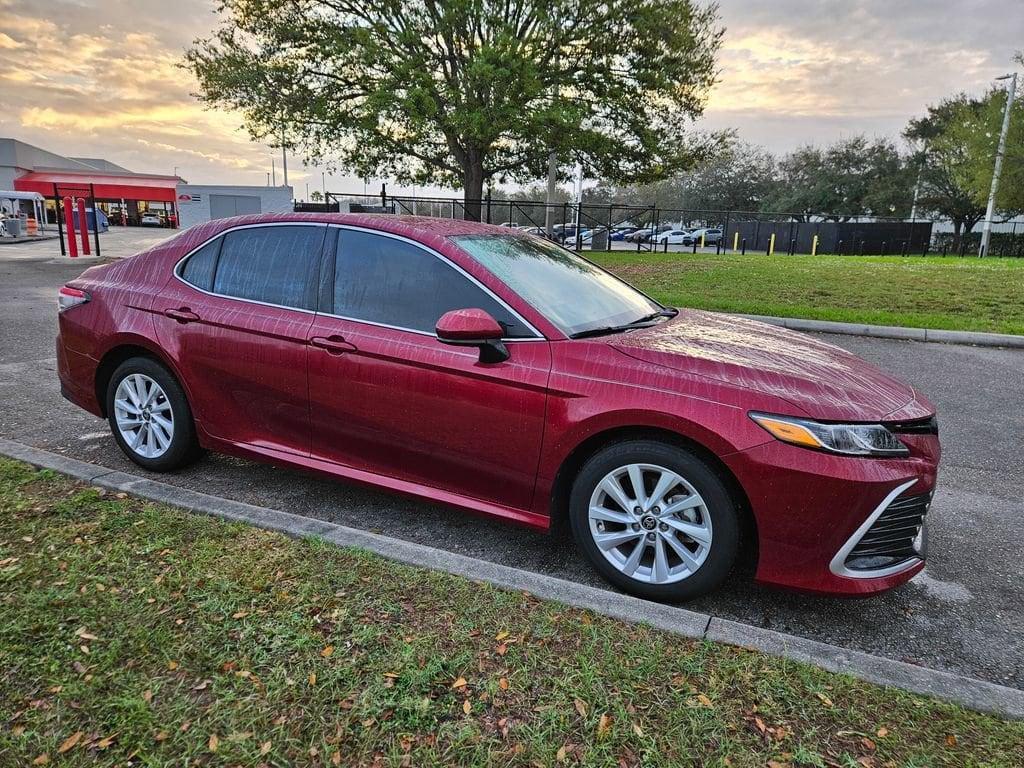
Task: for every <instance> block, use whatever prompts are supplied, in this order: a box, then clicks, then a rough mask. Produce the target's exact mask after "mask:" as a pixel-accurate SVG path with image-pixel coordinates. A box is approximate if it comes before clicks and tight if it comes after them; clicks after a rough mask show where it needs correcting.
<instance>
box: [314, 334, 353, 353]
mask: <svg viewBox="0 0 1024 768" xmlns="http://www.w3.org/2000/svg"><path fill="white" fill-rule="evenodd" d="M309 343H310V344H312V345H313V346H314V347H319V348H320V349H324V350H327V352H328V353H329V354H332V355H343V354H345V353H346V352H355V351H356V345H355V344H352V343H351V342H348V341H345V337H344V336H338V335H337V334H335V335H332V336H314V337H312V338H311V339H310V340H309Z"/></svg>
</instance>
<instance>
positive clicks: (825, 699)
mask: <svg viewBox="0 0 1024 768" xmlns="http://www.w3.org/2000/svg"><path fill="white" fill-rule="evenodd" d="M815 695H816V696H817V697H818V698H819V699H820V700H821V703H822V704H824V705H825V706H826V707H834V706H835V705H834V704H833V703H832V699H830V698H829V697H828V696H826V695H825V694H824V693H818V694H815Z"/></svg>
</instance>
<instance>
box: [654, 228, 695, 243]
mask: <svg viewBox="0 0 1024 768" xmlns="http://www.w3.org/2000/svg"><path fill="white" fill-rule="evenodd" d="M689 234H690V230H688V229H670V230H669V231H668V232H662V233H661V234H659V235H658V240H657V242H658V245H665V244H666V243H667V244H668V245H679V244H681V243H682V242H683V239H684V238H685V237H686V236H687V235H689Z"/></svg>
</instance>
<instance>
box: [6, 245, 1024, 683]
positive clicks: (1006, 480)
mask: <svg viewBox="0 0 1024 768" xmlns="http://www.w3.org/2000/svg"><path fill="white" fill-rule="evenodd" d="M163 234H164V233H156V232H152V233H146V234H145V236H146V237H150V238H159V237H162V236H163ZM138 236H139V235H135V234H132V233H130V232H127V233H126V232H123V231H122V232H118V231H114V232H111V233H110V234H109V235H108V236H106V239H105V240H104V246H105V255H108V254H109V255H123V254H124V253H128V252H131V250H132V248H133V247H134V243H135V242H136V240H135V239H133V238H137V237H138ZM57 253H58V251H57V244H56V242H55V241H50V242H49V243H37V244H32V245H31V246H30V247H29V248H22V247H21V246H5V247H3V248H0V402H2V405H3V407H2V408H0V435H2V436H3V437H6V438H9V439H13V440H18V441H20V442H22V443H25V444H28V445H32V446H36V447H39V448H45V449H47V450H51V451H55V452H58V453H62V454H65V455H68V456H73V457H75V458H78V459H82V460H85V461H91V462H94V463H96V464H100V465H103V466H106V467H110V468H111V469H119V470H124V471H129V472H135V473H138V474H145V473H144V472H142V470H140V469H139V468H138V467H136V466H135V465H134V464H131V463H130V462H129V461H128V460H127V459H126V458H124V456H123V455H122V454H121V452H120V451H119V450H118V449H117V447H116V446H115V444H114V441H113V439H112V438H111V437H110V434H109V432H108V430H107V425H106V422H104V421H101V420H99V419H96V418H94V417H93V416H90V415H89V414H86V413H84V412H83V411H80V410H78V409H77V408H75V407H74V406H72V405H71V404H69V403H68V402H66V401H65V400H63V399H62V398H61V396H60V394H59V389H58V382H57V378H56V361H55V359H54V349H53V340H54V336H55V334H56V291H57V288H58V287H59V286H60V285H61V284H62V283H64V282H65V281H66V280H68V279H70V278H72V277H74V276H76V275H77V274H78V273H79V272H81V271H82V270H83V269H84V268H85V267H86V266H88V265H89V263H90V262H87V261H84V260H81V259H80V260H79V261H78V262H73V261H71V260H70V259H61V258H60V257H59V256H58V255H57ZM681 258H685V254H684V255H681ZM829 341H831V342H832V343H835V344H838V345H840V346H843V347H845V348H847V349H849V350H851V351H852V352H854V353H856V354H858V355H861V356H862V357H864V358H865V359H867V360H869V361H871V362H873V363H875V364H877V365H879V366H881V367H882V368H884V369H886V370H889V371H891V372H893V373H895V374H897V375H899V376H901V377H903V378H904V379H906V380H908V381H910V382H911V383H912V384H913V385H914V386H915V387H917V388H919V389H920V390H921V391H922V392H924V393H925V394H926V395H928V396H929V397H930V398H931V399H932V400H933V401H934V402H935V403H936V404H937V405H938V408H939V418H940V433H941V437H942V442H943V449H944V453H945V455H944V459H943V467H942V475H941V478H940V486H939V490H938V492H937V494H936V497H935V501H934V504H933V506H932V510H931V512H930V531H929V536H930V541H929V553H930V557H929V562H928V567H927V568H926V569H925V571H924V572H923V573H922V574H921V575H920V576H919V577H917V578H916V579H914V580H913V581H912V582H910V583H909V584H907V585H905V586H903V587H901V588H899V589H897V590H895V591H892V592H890V593H888V594H885V595H882V596H878V597H874V598H869V599H864V600H839V599H831V598H821V597H808V596H805V595H797V594H791V593H787V592H782V591H778V590H773V589H768V588H764V587H760V586H757V585H755V584H753V583H751V582H750V580H749V576H747V575H743V574H736V575H734V576H733V578H732V579H731V580H730V581H729V582H728V584H727V585H726V587H725V588H724V589H723V590H721V591H720V592H718V593H717V594H715V595H712V596H710V597H707V598H704V599H702V600H700V601H698V602H696V603H692V604H690V605H689V606H688V607H692V608H693V609H694V610H699V611H703V612H706V613H710V614H713V615H716V616H720V617H724V618H730V619H735V620H740V621H745V622H748V623H751V624H755V625H758V626H763V627H769V628H772V629H776V630H779V631H783V632H789V633H792V634H796V635H800V636H804V637H808V638H812V639H816V640H820V641H824V642H829V643H834V644H836V645H840V646H844V647H849V648H853V649H857V650H862V651H867V652H870V653H876V654H880V655H883V656H887V657H890V658H893V659H898V660H901V661H908V662H912V663H918V664H923V665H926V666H930V667H935V668H939V669H944V670H947V671H952V672H957V673H961V674H964V675H969V676H972V677H978V678H982V679H985V680H989V681H991V682H995V683H1000V684H1003V685H1011V686H1014V687H1017V688H1024V643H1021V640H1020V638H1021V637H1022V636H1024V565H1022V556H1021V552H1022V550H1024V526H1022V521H1024V437H1022V435H1024V351H1010V350H1003V349H992V348H976V347H966V346H954V345H942V344H922V343H916V342H903V341H889V340H882V339H867V338H856V337H848V336H833V337H829ZM154 477H156V476H154ZM159 479H161V480H163V481H165V482H171V483H175V484H180V485H182V486H186V487H189V488H193V489H195V490H200V491H203V492H206V493H213V494H218V495H221V496H225V497H228V498H232V499H237V500H240V501H245V502H250V503H254V504H260V505H263V506H267V507H273V508H276V509H281V510H286V511H288V512H293V513H297V514H303V515H308V516H311V517H316V518H322V519H326V520H331V521H335V522H339V523H343V524H345V525H350V526H354V527H361V528H364V529H367V530H372V531H376V532H381V533H385V534H388V535H391V536H396V537H399V538H404V539H408V540H412V541H416V542H419V543H423V544H428V545H431V546H434V547H441V548H445V549H449V550H452V551H455V552H459V553H461V554H466V555H471V556H476V557H480V558H483V559H487V560H491V561H494V562H499V563H502V564H506V565H511V566H515V567H519V568H526V569H531V570H535V571H539V572H543V573H548V574H551V575H555V576H558V577H561V578H566V579H571V580H575V581H580V582H584V583H588V584H592V585H594V586H604V584H603V582H601V581H600V580H599V579H598V578H597V577H596V575H595V574H594V573H593V572H592V571H591V570H590V569H589V567H588V566H587V565H586V564H585V563H584V562H583V560H582V558H581V557H579V556H577V555H576V553H575V552H574V550H573V547H572V544H571V543H570V542H566V541H558V540H553V539H551V538H550V537H547V536H544V535H541V534H537V533H533V532H529V531H524V530H521V529H519V528H515V527H511V526H509V525H505V524H502V523H498V522H494V521H489V520H483V519H478V518H475V517H471V516H468V515H465V514H463V513H460V512H458V511H455V510H450V509H447V508H443V507H439V506H435V505H430V504H425V503H421V502H415V501H410V500H407V499H403V498H399V497H396V496H391V495H387V494H383V493H378V492H373V491H367V490H362V489H359V488H357V487H354V486H349V485H345V484H342V483H332V482H328V481H324V480H319V479H315V478H310V477H308V476H306V475H303V474H301V473H298V472H292V471H288V470H282V469H277V468H271V467H267V466H262V465H255V464H251V463H249V462H246V461H241V460H237V459H232V458H227V457H223V456H209V457H207V458H206V459H204V460H203V461H201V462H200V463H199V464H197V465H195V466H193V467H191V468H189V469H188V470H186V471H184V472H181V473H179V474H175V475H170V476H168V475H161V476H159ZM608 599H609V600H615V599H616V597H615V593H614V592H613V591H611V590H609V592H608Z"/></svg>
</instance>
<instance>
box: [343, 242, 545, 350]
mask: <svg viewBox="0 0 1024 768" xmlns="http://www.w3.org/2000/svg"><path fill="white" fill-rule="evenodd" d="M337 252H338V256H337V261H336V263H335V268H334V314H336V315H341V316H342V317H349V318H352V319H354V320H367V321H369V322H374V323H382V324H384V325H393V326H396V327H398V328H408V329H411V330H416V331H425V332H427V333H433V332H434V326H435V325H436V324H437V321H438V319H439V318H440V317H441V315H443V314H444V313H445V312H449V311H451V310H453V309H470V308H473V309H482V310H484V311H486V312H488V313H490V315H491V316H492V317H493V318H494V319H495V320H497V321H498V322H499V323H501V325H502V326H503V327H504V328H505V329H506V333H505V335H506V337H510V338H515V337H531V336H533V334H532V333H531V332H530V331H529V330H528V329H527V328H526V327H525V326H524V325H523V323H522V322H521V321H520V320H519V319H517V318H516V317H515V315H513V313H512V312H511V311H510V310H508V309H506V308H505V307H504V306H502V305H501V304H500V303H498V302H497V301H495V300H494V299H493V298H491V296H490V295H489V294H487V293H486V292H484V291H483V290H482V289H481V288H480V287H479V286H478V285H476V284H475V283H473V282H472V281H470V280H469V279H468V278H466V276H465V275H463V274H462V273H461V272H459V271H457V270H456V269H454V268H453V267H452V266H451V265H449V264H447V263H446V262H444V261H442V260H441V259H439V258H437V257H436V256H434V255H433V254H431V253H429V252H427V251H425V250H423V249H422V248H418V247H416V246H415V245H412V244H410V243H406V242H403V241H402V240H396V239H394V238H391V237H384V236H383V235H375V234H372V233H368V232H358V231H354V230H342V231H341V234H340V236H339V237H338V249H337Z"/></svg>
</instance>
